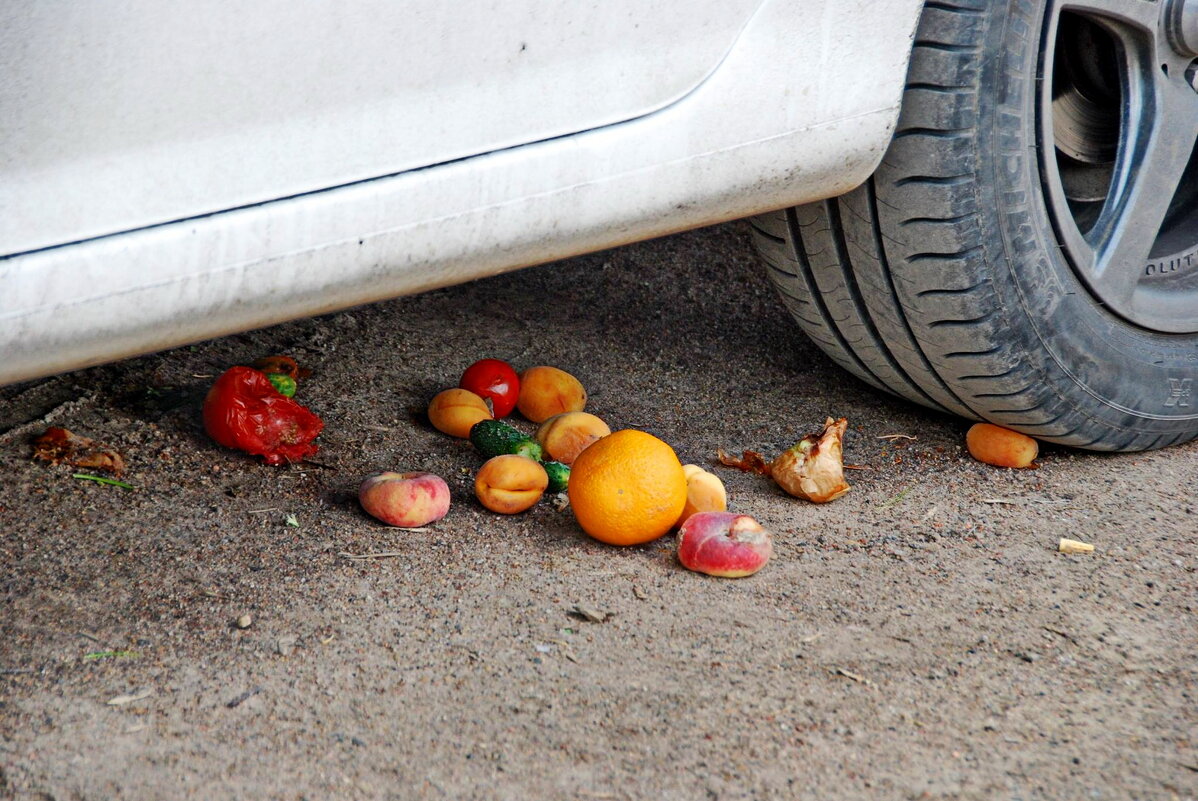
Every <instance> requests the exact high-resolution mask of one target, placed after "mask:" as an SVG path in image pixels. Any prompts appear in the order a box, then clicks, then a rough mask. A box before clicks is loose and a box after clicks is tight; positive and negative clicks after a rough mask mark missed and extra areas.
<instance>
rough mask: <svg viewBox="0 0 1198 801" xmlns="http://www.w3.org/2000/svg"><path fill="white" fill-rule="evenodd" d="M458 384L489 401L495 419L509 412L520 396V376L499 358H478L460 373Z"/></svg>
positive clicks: (505, 415)
mask: <svg viewBox="0 0 1198 801" xmlns="http://www.w3.org/2000/svg"><path fill="white" fill-rule="evenodd" d="M458 386H459V387H461V388H462V389H468V390H470V391H471V392H473V393H474V394H475V395H478V396H479V397H480V398H482V399H483V400H484V401H490V403H491V407H492V412H493V414H494V415H495V417H496V419H498V418H500V417H507V416H508V415H509V414H511V413H512V409H515V408H516V401H517V400H518V399H519V397H520V377H519V376H518V375H516V371H515V370H514V369H513V368H512V366H511V365H510V364H508V363H507V362H505V361H501V360H499V359H479V360H478V361H476V362H475V363H474V364H472V365H470V366H469V367H467V368H466V372H464V373H462V378H461V380H460V381H458Z"/></svg>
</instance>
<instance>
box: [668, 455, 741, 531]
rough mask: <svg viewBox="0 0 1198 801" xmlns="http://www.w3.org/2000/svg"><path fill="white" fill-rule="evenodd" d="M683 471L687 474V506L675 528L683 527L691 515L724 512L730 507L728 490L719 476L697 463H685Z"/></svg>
mask: <svg viewBox="0 0 1198 801" xmlns="http://www.w3.org/2000/svg"><path fill="white" fill-rule="evenodd" d="M682 472H683V474H684V475H685V476H686V506H684V507H682V514H680V515H679V516H678V520H677V521H675V523H674V527H675V528H681V526H682V524H683V523H685V522H686V521H687V519H688V518H689V517H691V515H695V514H698V513H699V512H723V511H724V510H726V509H727V508H728V492H727V490H725V489H724V482H722V481H720V479H719V476H717V475H715V474H714V473H709V472H707V471H706V470H704V469H703V468H702V467H699V466H698V465H695V464H684V465H683V466H682Z"/></svg>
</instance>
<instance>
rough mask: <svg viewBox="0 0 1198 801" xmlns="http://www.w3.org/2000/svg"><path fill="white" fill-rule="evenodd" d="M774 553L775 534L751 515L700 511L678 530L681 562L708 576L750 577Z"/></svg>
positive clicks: (684, 565) (689, 568)
mask: <svg viewBox="0 0 1198 801" xmlns="http://www.w3.org/2000/svg"><path fill="white" fill-rule="evenodd" d="M773 553H774V541H773V537H772V536H771V535H770V533H769V532H768V531H766V530H765V529H764V528H762V526H761V524H760V523H758V522H757V521H756V520H754V519H753V518H752V517H750V516H749V515H738V514H734V513H733V512H699V513H697V514H694V515H691V516H690V517H689V518H688V519H687V521H686V522H685V523H683V524H682V529H681V530H680V531H679V532H678V561H680V562H682V566H683V567H685V568H687V569H688V570H694V571H695V572H698V573H706V574H707V575H709V576H719V577H721V578H743V577H744V576H751V575H753V574H754V573H756V572H757V571H758V570H760V569H761V568H763V567H765V563H766V562H768V561H769V560H770V556H772V555H773Z"/></svg>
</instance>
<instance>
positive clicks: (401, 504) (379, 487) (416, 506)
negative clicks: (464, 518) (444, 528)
mask: <svg viewBox="0 0 1198 801" xmlns="http://www.w3.org/2000/svg"><path fill="white" fill-rule="evenodd" d="M358 501H359V502H360V503H361V504H362V508H363V509H365V510H366V512H367V514H369V515H370V516H371V517H374V518H377V519H379V520H381V521H383V522H384V523H386V524H387V525H389V526H399V527H401V528H419V527H420V526H427V525H428V524H429V523H434V522H436V521H438V520H440V519H441V518H443V517H445V514H446V513H447V512H448V511H449V485H448V484H446V483H445V479H443V478H441V477H440V476H438V475H436V474H435V473H422V472H410V473H395V472H391V471H385V472H381V473H374V474H373V475H370V476H367V477H366V480H365V481H363V482H362V485H361V486H360V487H359V488H358Z"/></svg>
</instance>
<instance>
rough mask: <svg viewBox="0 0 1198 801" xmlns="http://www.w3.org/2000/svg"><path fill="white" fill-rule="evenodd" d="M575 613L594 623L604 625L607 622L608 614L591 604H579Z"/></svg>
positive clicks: (575, 608)
mask: <svg viewBox="0 0 1198 801" xmlns="http://www.w3.org/2000/svg"><path fill="white" fill-rule="evenodd" d="M574 613H575V614H576V615H578V616H579V617H581V618H583V619H584V620H589V621H590V622H592V623H602V622H603V621H605V620H607V617H608V615H607V613H606V612H601V611H600V610H598V609H596V608H595V607H593V606H591V605H590V604H585V603H583V604H578V605H576V606H575V607H574Z"/></svg>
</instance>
